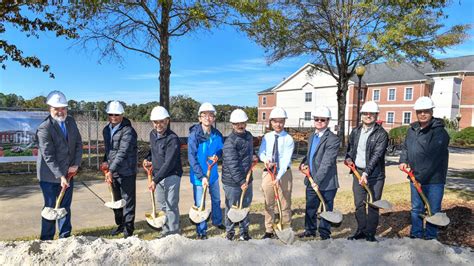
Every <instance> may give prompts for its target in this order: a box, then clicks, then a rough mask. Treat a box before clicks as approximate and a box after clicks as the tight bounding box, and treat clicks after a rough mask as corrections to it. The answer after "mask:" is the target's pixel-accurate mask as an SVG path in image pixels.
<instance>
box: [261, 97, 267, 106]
mask: <svg viewBox="0 0 474 266" xmlns="http://www.w3.org/2000/svg"><path fill="white" fill-rule="evenodd" d="M262 105H267V97H266V96H263V97H262Z"/></svg>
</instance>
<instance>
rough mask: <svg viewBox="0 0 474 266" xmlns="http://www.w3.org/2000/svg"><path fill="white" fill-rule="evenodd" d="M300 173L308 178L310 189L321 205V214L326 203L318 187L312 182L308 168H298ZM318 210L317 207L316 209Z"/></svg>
mask: <svg viewBox="0 0 474 266" xmlns="http://www.w3.org/2000/svg"><path fill="white" fill-rule="evenodd" d="M300 171H301V172H302V173H303V174H304V175H305V176H306V177H307V178H308V180H309V182H310V183H311V187H312V188H313V190H314V192H316V195H318V198H319V201H320V202H321V205H323V212H325V211H326V202H325V201H324V198H323V195H321V191H319V186H318V184H316V182H314V179H313V177H312V176H311V173H310V172H309V167H307V166H306V168H300ZM318 209H319V207H318Z"/></svg>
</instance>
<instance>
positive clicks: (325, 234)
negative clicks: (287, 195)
mask: <svg viewBox="0 0 474 266" xmlns="http://www.w3.org/2000/svg"><path fill="white" fill-rule="evenodd" d="M313 117H314V127H315V128H316V130H315V132H314V133H313V134H311V136H310V137H309V140H308V153H307V154H306V157H305V158H304V159H303V161H302V162H301V165H300V169H302V168H303V167H306V166H309V168H310V173H311V177H312V178H313V180H314V182H315V183H316V184H317V185H318V187H319V190H320V192H321V194H322V196H323V198H324V202H325V203H326V207H327V211H332V210H333V206H334V197H336V192H337V188H338V187H339V182H338V179H337V167H336V157H337V152H338V150H339V146H340V140H339V138H338V137H337V136H336V135H335V134H334V133H332V132H331V131H330V130H329V129H328V125H329V121H330V119H331V111H330V110H329V108H327V107H325V106H322V107H318V108H316V110H315V111H314V113H313ZM304 182H305V185H306V212H305V231H304V233H302V234H300V235H299V237H300V238H305V237H315V236H316V229H318V231H319V235H320V237H321V239H322V240H326V239H329V238H331V224H330V223H329V222H328V221H326V220H324V219H321V220H320V223H319V228H318V226H317V212H318V207H319V205H320V199H319V198H318V196H317V194H316V192H315V191H314V189H313V188H312V186H311V183H310V182H309V180H308V178H305V180H304Z"/></svg>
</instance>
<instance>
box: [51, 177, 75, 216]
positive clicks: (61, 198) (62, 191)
mask: <svg viewBox="0 0 474 266" xmlns="http://www.w3.org/2000/svg"><path fill="white" fill-rule="evenodd" d="M76 174H77V172H72V173H67V176H66V179H67V181H68V182H70V181H71V179H72V177H73V176H75V175H76ZM68 188H69V187H62V188H61V192H59V196H58V198H57V199H56V204H55V206H54V208H55V209H57V208H59V206H60V205H61V201H62V200H63V197H64V194H65V193H66V190H67V189H68Z"/></svg>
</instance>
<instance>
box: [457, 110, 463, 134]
mask: <svg viewBox="0 0 474 266" xmlns="http://www.w3.org/2000/svg"><path fill="white" fill-rule="evenodd" d="M461 118H462V115H461V113H460V112H458V114H457V115H456V120H457V121H458V131H461V124H460V123H461Z"/></svg>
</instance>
